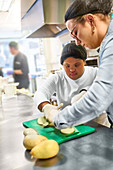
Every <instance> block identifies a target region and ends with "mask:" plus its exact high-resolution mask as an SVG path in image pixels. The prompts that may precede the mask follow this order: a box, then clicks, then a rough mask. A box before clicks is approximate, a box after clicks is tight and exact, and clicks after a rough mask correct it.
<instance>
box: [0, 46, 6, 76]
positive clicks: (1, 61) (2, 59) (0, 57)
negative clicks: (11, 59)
mask: <svg viewBox="0 0 113 170" xmlns="http://www.w3.org/2000/svg"><path fill="white" fill-rule="evenodd" d="M5 62H6V58H5V56H4V55H3V54H2V52H1V49H0V76H1V77H3V76H4V75H3V71H2V69H3V68H4V67H5Z"/></svg>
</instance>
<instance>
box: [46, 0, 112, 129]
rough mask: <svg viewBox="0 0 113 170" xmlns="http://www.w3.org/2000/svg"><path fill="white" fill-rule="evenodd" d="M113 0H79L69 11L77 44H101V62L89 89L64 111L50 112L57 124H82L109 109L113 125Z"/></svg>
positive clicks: (70, 27)
mask: <svg viewBox="0 0 113 170" xmlns="http://www.w3.org/2000/svg"><path fill="white" fill-rule="evenodd" d="M111 9H112V0H109V1H106V0H101V1H100V0H87V1H84V0H75V1H74V2H73V3H72V5H71V6H70V7H69V9H68V10H67V12H66V15H65V22H66V26H67V28H68V30H69V31H70V34H71V36H72V37H73V38H74V39H75V40H76V43H77V45H79V44H81V45H83V46H85V47H88V48H90V49H95V48H97V47H100V53H99V58H100V66H99V69H98V71H97V76H96V79H95V81H94V82H93V84H92V86H91V87H90V88H89V90H88V91H87V93H86V94H85V95H84V96H83V97H82V99H80V100H79V101H77V102H76V103H74V104H73V105H72V106H67V107H65V108H64V109H63V110H62V111H55V112H49V113H48V114H47V116H48V118H49V120H51V121H52V122H54V125H55V126H56V127H57V128H60V129H62V128H66V127H68V126H73V125H78V124H81V123H84V122H87V121H90V120H92V119H94V118H96V117H98V116H100V115H101V114H102V112H103V111H106V112H107V115H108V118H109V121H110V123H111V127H112V126H113V19H111V18H110V12H111Z"/></svg>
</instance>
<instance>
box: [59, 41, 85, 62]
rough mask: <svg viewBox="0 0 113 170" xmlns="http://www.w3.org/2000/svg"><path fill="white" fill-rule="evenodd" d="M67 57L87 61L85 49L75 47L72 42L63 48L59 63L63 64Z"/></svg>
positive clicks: (79, 46) (78, 46)
mask: <svg viewBox="0 0 113 170" xmlns="http://www.w3.org/2000/svg"><path fill="white" fill-rule="evenodd" d="M69 57H73V58H76V59H81V60H83V61H85V60H86V59H87V52H86V49H85V48H84V47H83V46H81V45H76V44H75V43H74V42H71V43H68V44H67V45H65V47H64V48H63V51H62V54H61V59H60V63H61V64H63V62H64V61H65V60H66V59H67V58H69Z"/></svg>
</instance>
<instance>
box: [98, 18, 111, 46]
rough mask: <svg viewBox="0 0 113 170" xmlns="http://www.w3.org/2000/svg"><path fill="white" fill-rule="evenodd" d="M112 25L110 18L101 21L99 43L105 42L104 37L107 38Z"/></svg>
mask: <svg viewBox="0 0 113 170" xmlns="http://www.w3.org/2000/svg"><path fill="white" fill-rule="evenodd" d="M109 23H110V18H109V17H106V18H105V20H104V21H101V24H100V23H99V41H100V44H101V42H102V41H103V39H104V37H105V36H106V33H107V31H108V27H109Z"/></svg>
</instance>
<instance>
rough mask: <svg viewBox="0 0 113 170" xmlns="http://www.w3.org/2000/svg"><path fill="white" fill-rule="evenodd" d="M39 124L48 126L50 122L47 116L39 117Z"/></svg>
mask: <svg viewBox="0 0 113 170" xmlns="http://www.w3.org/2000/svg"><path fill="white" fill-rule="evenodd" d="M37 122H38V124H39V125H41V126H43V127H46V126H48V125H49V122H48V121H47V120H46V118H45V117H44V116H41V117H39V118H38V121H37Z"/></svg>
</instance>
